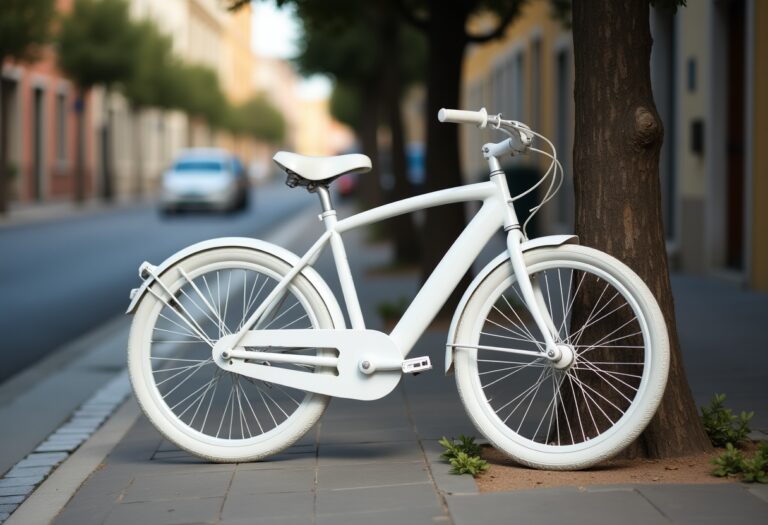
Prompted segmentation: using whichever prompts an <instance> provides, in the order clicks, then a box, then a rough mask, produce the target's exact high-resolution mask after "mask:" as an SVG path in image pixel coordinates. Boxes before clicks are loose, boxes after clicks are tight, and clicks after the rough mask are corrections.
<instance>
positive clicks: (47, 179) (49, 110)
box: [0, 0, 97, 202]
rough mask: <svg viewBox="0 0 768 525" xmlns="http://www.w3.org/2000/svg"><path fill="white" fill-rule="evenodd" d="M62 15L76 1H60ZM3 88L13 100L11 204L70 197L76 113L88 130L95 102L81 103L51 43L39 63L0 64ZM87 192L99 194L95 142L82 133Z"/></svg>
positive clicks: (76, 139) (88, 98)
mask: <svg viewBox="0 0 768 525" xmlns="http://www.w3.org/2000/svg"><path fill="white" fill-rule="evenodd" d="M56 4H57V9H58V11H59V12H67V11H69V10H70V9H71V6H72V0H58V1H57V2H56ZM0 70H1V71H0V72H1V74H2V80H3V82H2V83H0V89H3V90H6V93H5V95H6V96H7V97H9V101H10V104H9V114H8V115H7V116H8V118H9V119H10V120H9V126H8V129H9V136H8V140H9V161H10V162H9V163H10V168H11V169H10V172H11V179H10V180H9V190H10V191H9V196H10V198H11V200H16V201H22V202H34V201H43V200H60V199H65V198H70V196H71V195H72V194H73V192H74V187H75V156H76V152H77V148H78V146H79V141H80V140H81V139H80V137H81V135H80V134H79V133H78V130H77V118H76V116H77V115H76V112H78V111H80V112H82V114H83V119H84V123H85V127H86V129H88V128H89V127H90V123H91V122H92V120H93V98H92V97H91V96H86V97H85V99H84V100H83V102H82V103H78V92H77V88H76V86H75V85H74V84H73V83H72V82H71V81H70V80H69V79H67V78H66V77H65V76H64V75H63V74H62V73H61V71H59V69H58V67H57V64H56V54H55V51H54V48H53V46H52V45H48V46H44V47H43V49H41V50H40V56H39V60H37V61H36V62H34V63H31V64H27V63H14V62H11V61H8V62H6V63H4V64H0ZM82 136H83V139H82V140H83V141H84V142H83V148H84V156H85V158H84V163H85V164H84V178H85V191H86V194H87V195H91V194H93V193H94V191H95V186H96V184H97V181H96V180H95V177H94V175H95V156H94V140H93V136H92V134H90V133H84V134H83V135H82Z"/></svg>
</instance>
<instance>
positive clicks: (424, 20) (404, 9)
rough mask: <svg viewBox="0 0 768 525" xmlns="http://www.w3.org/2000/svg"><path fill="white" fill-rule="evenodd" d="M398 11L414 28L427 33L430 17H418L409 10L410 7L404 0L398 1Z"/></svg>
mask: <svg viewBox="0 0 768 525" xmlns="http://www.w3.org/2000/svg"><path fill="white" fill-rule="evenodd" d="M397 9H398V11H400V13H401V14H402V15H403V18H405V21H406V22H408V23H409V24H411V25H412V26H413V27H415V28H416V29H418V30H419V31H424V32H426V31H427V30H428V29H429V17H419V16H416V13H414V12H413V11H411V9H409V8H408V6H407V5H405V1H404V0H397Z"/></svg>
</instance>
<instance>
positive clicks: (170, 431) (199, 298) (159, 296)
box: [128, 248, 335, 462]
mask: <svg viewBox="0 0 768 525" xmlns="http://www.w3.org/2000/svg"><path fill="white" fill-rule="evenodd" d="M289 271H290V266H289V265H288V264H287V263H286V262H284V261H283V260H282V259H280V258H279V257H276V256H274V255H271V254H269V253H266V252H261V251H256V250H249V249H242V248H220V249H215V250H209V251H205V252H201V253H198V254H195V255H193V256H191V257H188V258H186V259H184V260H182V261H180V262H179V263H177V264H176V265H174V266H172V267H171V268H169V269H168V270H166V271H165V272H164V274H163V276H162V277H161V279H162V281H163V284H164V285H165V287H167V290H168V291H169V292H170V293H171V294H172V295H173V299H170V300H169V297H168V294H167V293H166V291H165V289H164V288H163V287H161V286H160V283H154V284H152V286H151V287H150V291H149V293H147V295H146V296H145V297H144V298H143V299H142V302H141V304H140V305H139V307H138V309H137V310H136V314H135V318H134V321H133V324H132V326H131V333H130V338H129V344H128V366H129V372H130V377H131V383H132V384H133V388H134V391H135V393H136V397H137V399H138V401H139V404H140V405H141V408H142V409H143V410H144V413H145V414H146V415H147V417H148V418H149V420H150V421H151V422H152V423H153V424H154V425H155V427H156V428H157V429H158V430H159V431H160V433H161V434H163V435H164V436H165V437H166V438H167V439H168V440H170V441H171V442H173V443H175V444H176V445H177V446H179V447H180V448H182V449H184V450H187V451H188V452H191V453H193V454H195V455H197V456H200V457H202V458H205V459H209V460H213V461H223V462H228V461H251V460H257V459H261V458H264V457H266V456H268V455H271V454H274V453H276V452H278V451H280V450H282V449H284V448H286V447H288V446H289V445H291V444H292V443H294V442H295V441H296V440H298V439H299V438H300V437H301V436H302V435H304V433H305V432H306V431H307V430H309V428H310V427H311V426H312V425H313V424H314V423H315V422H316V421H317V420H318V418H319V417H320V416H321V415H322V413H323V411H324V410H325V407H326V406H327V404H328V401H329V398H328V397H326V396H322V395H318V394H311V393H307V392H304V391H302V390H295V389H292V388H288V387H283V386H280V385H277V384H272V383H268V382H266V381H259V380H255V379H251V378H246V377H243V376H240V375H238V374H233V373H231V372H227V371H224V370H222V369H220V368H219V367H218V366H217V365H216V364H215V363H214V362H213V359H212V352H211V349H212V347H213V345H214V344H215V343H216V341H218V339H220V338H221V337H223V336H226V335H229V334H232V333H235V332H236V331H237V330H239V329H240V328H241V327H242V325H243V323H244V322H245V320H246V319H248V318H249V317H250V315H251V314H252V313H253V312H254V311H255V310H256V309H257V308H258V307H259V305H260V304H261V303H262V302H263V301H264V299H265V298H266V297H267V296H268V295H269V293H270V292H271V291H272V289H273V288H274V287H275V286H276V284H277V283H278V282H279V281H280V279H281V278H282V276H284V275H285V274H286V273H288V272H289ZM258 324H259V327H260V328H263V329H267V328H269V329H307V328H335V327H334V324H333V318H332V316H331V313H330V311H329V308H328V306H327V305H326V304H325V302H324V301H323V299H322V297H321V295H320V294H319V293H318V291H317V290H316V289H315V288H314V286H313V285H312V284H311V283H310V282H309V280H307V279H306V278H304V277H303V276H301V275H299V276H297V277H296V278H295V279H294V281H293V282H292V284H291V285H290V286H289V287H288V288H287V292H286V293H285V294H284V295H282V297H281V298H280V299H279V300H278V301H277V303H276V305H275V307H274V308H272V310H271V312H270V313H269V315H268V316H267V317H265V318H264V319H262V320H260V321H259V323H258ZM271 351H278V352H279V351H281V350H280V349H275V348H273V349H271ZM283 351H285V352H292V353H302V354H304V355H325V353H326V352H328V351H327V350H322V349H317V348H301V349H293V348H291V349H284V350H283ZM266 364H269V363H266ZM272 366H285V367H288V368H293V369H300V370H304V371H310V372H313V373H333V372H332V371H330V370H325V369H323V368H318V369H316V370H315V369H313V368H312V367H308V366H304V365H301V366H298V365H289V364H277V363H274V364H272Z"/></svg>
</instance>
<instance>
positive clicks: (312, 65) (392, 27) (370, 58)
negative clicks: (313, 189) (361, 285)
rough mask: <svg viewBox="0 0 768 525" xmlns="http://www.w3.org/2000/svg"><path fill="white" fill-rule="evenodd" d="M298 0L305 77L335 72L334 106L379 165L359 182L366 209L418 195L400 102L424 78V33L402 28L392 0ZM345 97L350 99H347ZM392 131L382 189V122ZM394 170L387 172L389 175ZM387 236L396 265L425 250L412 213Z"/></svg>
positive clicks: (395, 222)
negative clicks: (387, 178) (386, 183)
mask: <svg viewBox="0 0 768 525" xmlns="http://www.w3.org/2000/svg"><path fill="white" fill-rule="evenodd" d="M330 3H331V4H333V5H329V2H327V1H310V0H305V1H297V2H295V4H296V7H297V14H298V15H299V17H300V18H301V20H302V24H303V28H304V31H303V37H302V40H301V44H300V52H299V54H298V56H297V58H296V62H297V63H298V64H299V67H300V69H301V70H302V71H303V72H304V73H307V74H312V73H324V74H329V75H331V76H332V77H333V78H334V79H335V81H336V86H337V89H338V90H340V92H339V93H335V94H334V96H333V97H332V105H331V108H332V111H333V110H337V111H340V112H341V114H340V115H339V118H340V120H342V121H345V122H347V123H349V124H350V125H351V126H352V127H353V128H354V129H355V130H356V131H357V134H358V136H359V137H360V141H361V147H362V150H363V153H365V154H366V155H368V156H369V157H370V158H371V162H372V163H373V166H374V169H373V170H372V171H373V172H372V173H370V174H366V175H365V176H363V177H362V178H361V180H360V185H361V187H362V188H363V195H362V197H363V199H362V205H363V207H364V208H366V209H367V208H371V207H373V206H377V205H379V204H381V203H383V202H384V201H393V200H401V199H404V198H407V197H409V196H411V195H412V194H413V188H412V187H411V184H410V181H409V179H408V166H407V159H406V143H405V142H406V141H405V132H404V129H403V121H402V111H401V104H402V99H403V94H404V91H405V90H406V89H407V88H408V87H409V86H410V85H412V84H413V83H414V82H416V81H418V80H419V79H420V78H421V76H422V71H423V67H424V62H425V58H426V56H425V55H426V53H425V46H424V41H423V38H422V37H421V36H420V35H419V34H417V33H416V32H415V31H413V30H412V29H410V28H408V27H403V23H402V21H401V18H400V15H399V12H398V11H397V9H396V5H395V4H393V3H392V2H388V1H386V0H379V1H373V2H365V3H361V2H355V1H353V0H333V2H330ZM345 98H346V99H347V100H344V99H345ZM382 125H383V126H384V127H386V128H387V130H388V132H389V139H390V140H389V145H390V148H389V152H388V154H389V167H390V170H391V180H392V187H391V191H389V192H388V194H387V195H382V194H381V187H382V175H383V174H382V173H381V172H380V169H381V168H380V166H381V165H382V162H381V160H382V158H381V155H380V151H379V144H378V138H379V137H378V130H379V128H380V126H382ZM388 175H389V173H388ZM388 226H389V228H388V229H387V233H388V234H389V237H391V238H392V240H393V241H394V248H395V254H394V257H395V262H396V263H398V264H402V263H415V262H417V261H419V259H420V255H421V250H420V247H421V242H420V241H421V239H420V236H419V234H418V228H417V227H416V225H415V223H414V222H413V218H412V217H411V216H410V215H405V216H399V217H395V218H393V219H392V220H391V221H389V223H388Z"/></svg>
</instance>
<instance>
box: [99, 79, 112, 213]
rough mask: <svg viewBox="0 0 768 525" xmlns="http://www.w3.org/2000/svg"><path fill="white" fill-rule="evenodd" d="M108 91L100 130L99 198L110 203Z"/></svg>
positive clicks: (105, 93)
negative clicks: (100, 176)
mask: <svg viewBox="0 0 768 525" xmlns="http://www.w3.org/2000/svg"><path fill="white" fill-rule="evenodd" d="M109 95H110V92H109V89H108V88H107V89H105V90H104V121H103V123H102V130H101V140H102V143H101V148H102V150H101V153H102V186H101V196H102V198H103V199H104V201H105V202H111V201H112V199H113V198H114V187H113V184H112V183H113V178H112V110H111V108H110V103H109V98H110V96H109Z"/></svg>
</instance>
